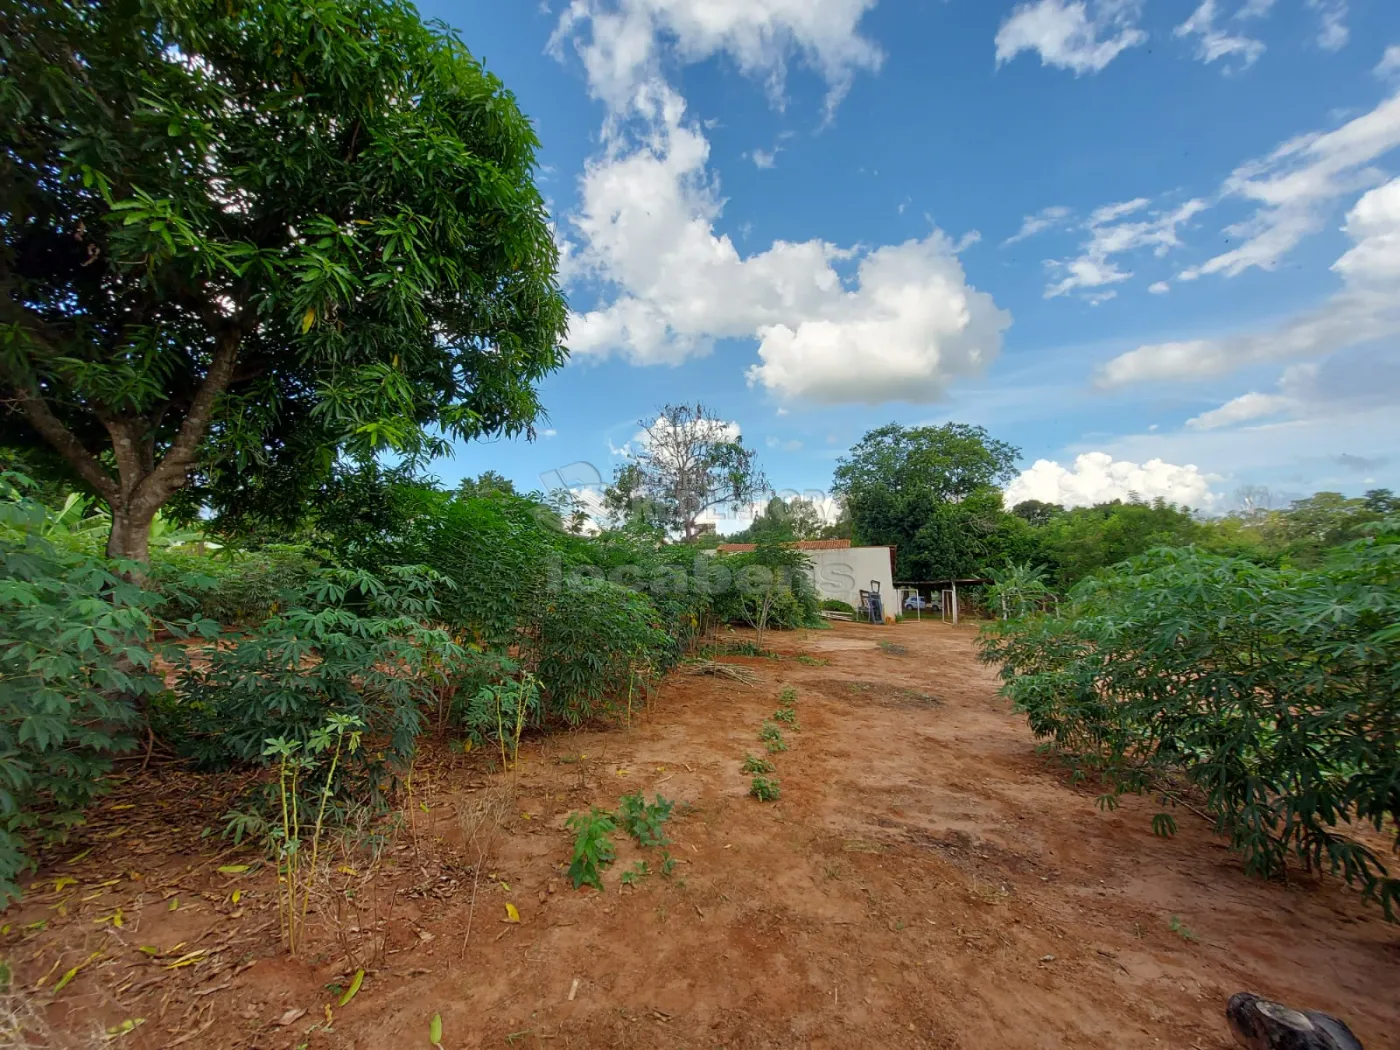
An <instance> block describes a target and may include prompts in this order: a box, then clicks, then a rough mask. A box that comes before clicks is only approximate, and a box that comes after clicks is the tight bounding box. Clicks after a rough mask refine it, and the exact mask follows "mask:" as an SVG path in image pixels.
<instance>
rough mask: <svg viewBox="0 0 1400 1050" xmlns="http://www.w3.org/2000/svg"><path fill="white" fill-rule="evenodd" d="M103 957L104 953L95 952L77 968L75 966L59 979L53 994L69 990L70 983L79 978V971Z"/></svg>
mask: <svg viewBox="0 0 1400 1050" xmlns="http://www.w3.org/2000/svg"><path fill="white" fill-rule="evenodd" d="M101 957H102V953H101V952H93V953H92V954H91V955H89V956H88V957H87V958H86V959H84V960H83V961H82V962H80V963H78V965H77V966H74V967H73V968H72V969H70V970H69V971H68V972H67V973H65V974H64V975H63V976H62V977H60V978H59V979H58V983H57V984H56V985H54V986H53V993H54V995H57V994H58V993H59V992H61V991H63V989H65V988H67V987H68V982H69V981H71V980H72V979H73V978H74V977H77V976H78V971H79V970H81V969H82V968H83V967H84V966H86V965H87V964H88V963H90V962H92V961H93V960H94V959H100V958H101Z"/></svg>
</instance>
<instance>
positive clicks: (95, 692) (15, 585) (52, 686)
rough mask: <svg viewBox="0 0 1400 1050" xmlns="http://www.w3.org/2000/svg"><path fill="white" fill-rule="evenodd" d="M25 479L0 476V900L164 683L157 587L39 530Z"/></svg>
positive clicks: (70, 821) (85, 794)
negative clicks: (157, 656)
mask: <svg viewBox="0 0 1400 1050" xmlns="http://www.w3.org/2000/svg"><path fill="white" fill-rule="evenodd" d="M24 483H25V479H21V478H17V477H14V476H7V477H4V478H0V906H3V905H4V904H5V903H7V902H8V901H10V900H13V899H15V898H16V897H17V896H18V894H19V888H18V884H17V880H18V878H19V876H20V875H21V874H22V873H23V872H24V871H25V870H27V869H29V868H31V867H32V866H33V858H32V852H31V851H32V850H33V848H34V846H36V845H39V844H41V843H45V842H51V841H55V840H61V839H62V838H63V836H64V835H65V834H66V832H67V830H68V829H69V828H71V827H73V826H74V825H75V824H78V823H80V822H81V821H82V814H83V809H84V808H85V807H86V806H87V805H88V804H89V803H90V802H91V801H92V800H93V799H94V798H96V797H97V796H98V795H99V794H101V792H102V791H103V777H104V776H105V774H106V773H107V771H108V770H109V769H110V768H111V762H112V757H113V756H114V755H119V754H121V753H122V752H124V751H127V750H130V749H131V748H132V747H134V746H135V742H136V736H135V734H136V731H137V730H138V728H139V727H140V724H141V717H140V711H139V709H138V706H137V705H138V704H140V703H141V702H142V701H147V700H149V699H150V698H151V697H153V696H156V695H157V694H159V693H161V692H162V691H163V690H164V689H165V683H164V681H163V680H162V679H161V676H160V675H159V674H157V673H155V672H154V670H153V659H154V653H155V650H154V649H153V647H152V639H153V634H154V629H155V627H156V622H155V620H154V619H153V616H152V611H153V609H154V608H155V607H156V605H157V604H158V603H159V599H158V597H157V596H156V595H154V594H152V593H150V592H148V591H145V590H142V589H141V588H140V587H138V586H137V585H136V584H134V583H132V582H131V581H130V580H128V579H126V578H125V577H123V576H121V575H118V572H119V571H120V570H121V569H122V568H123V566H119V565H118V566H109V565H108V564H107V563H105V562H104V561H102V560H101V559H98V558H95V557H93V556H91V555H88V554H85V553H81V551H79V550H75V549H73V548H71V547H68V546H62V545H56V544H55V543H53V542H51V540H50V539H49V538H45V536H46V534H47V535H48V536H52V535H53V533H54V529H55V528H56V527H57V526H56V525H55V522H54V514H53V512H52V511H50V510H49V509H48V508H47V507H45V506H43V505H42V504H40V503H38V502H36V501H34V500H31V499H28V498H26V497H25V496H24V495H23V493H22V492H21V491H20V488H19V487H18V486H20V485H23V484H24ZM125 568H128V569H129V568H134V567H133V566H125Z"/></svg>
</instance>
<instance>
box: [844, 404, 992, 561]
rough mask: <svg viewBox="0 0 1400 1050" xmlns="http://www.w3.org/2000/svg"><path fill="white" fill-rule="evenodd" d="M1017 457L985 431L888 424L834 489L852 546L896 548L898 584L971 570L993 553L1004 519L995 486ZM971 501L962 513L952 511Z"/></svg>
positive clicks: (860, 448)
mask: <svg viewBox="0 0 1400 1050" xmlns="http://www.w3.org/2000/svg"><path fill="white" fill-rule="evenodd" d="M1019 455H1020V452H1019V450H1018V449H1016V448H1015V447H1014V446H1012V445H1009V444H1007V443H1006V442H1004V441H999V440H997V439H995V438H993V437H991V436H990V435H989V434H988V433H987V432H986V431H985V430H984V429H983V428H981V427H976V426H968V425H966V424H963V423H947V424H945V425H943V426H937V427H902V426H900V425H898V424H896V423H890V424H889V425H887V426H883V427H880V428H879V429H877V430H872V431H870V432H869V433H868V434H866V435H865V436H864V437H863V438H862V439H861V440H860V442H859V443H857V444H856V445H855V447H854V448H852V449H851V451H850V453H849V454H848V455H847V456H845V457H844V458H842V459H841V461H840V462H839V464H838V465H837V467H836V475H835V480H834V483H833V487H834V489H835V491H836V492H837V494H838V495H840V496H841V498H842V500H843V502H844V504H845V507H846V510H847V512H848V513H849V515H850V520H851V529H852V538H853V540H854V542H856V543H864V544H890V545H893V546H895V547H896V548H897V550H896V552H895V557H896V565H895V575H896V576H898V577H899V578H901V579H935V578H944V577H947V576H951V575H954V574H961V573H963V572H965V571H968V570H969V569H970V568H974V567H975V565H976V563H977V560H978V558H979V557H980V556H981V555H980V554H979V551H980V550H982V549H984V548H988V544H989V540H988V537H989V536H991V535H992V534H994V533H995V532H996V531H997V529H998V528H999V527H1000V525H1001V519H1002V517H1003V516H1004V515H1003V513H1002V508H1001V499H1000V493H999V491H997V486H999V485H1000V484H1001V483H1003V482H1005V481H1007V480H1009V479H1010V478H1011V476H1012V474H1013V473H1014V470H1015V464H1016V459H1017V457H1018V456H1019ZM973 497H977V499H973V500H972V502H971V503H970V505H969V506H968V507H967V508H966V509H965V510H963V511H961V512H959V511H954V510H951V509H950V508H951V507H953V506H956V505H958V504H962V503H964V502H967V501H969V500H970V499H972V498H973ZM969 532H970V534H969ZM921 533H922V538H920V534H921Z"/></svg>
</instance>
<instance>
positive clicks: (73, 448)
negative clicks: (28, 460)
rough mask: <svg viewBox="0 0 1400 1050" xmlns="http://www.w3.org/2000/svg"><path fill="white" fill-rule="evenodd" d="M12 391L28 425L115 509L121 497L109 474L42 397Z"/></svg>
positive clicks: (31, 392)
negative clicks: (27, 420)
mask: <svg viewBox="0 0 1400 1050" xmlns="http://www.w3.org/2000/svg"><path fill="white" fill-rule="evenodd" d="M14 392H15V397H16V398H17V399H18V400H19V404H20V407H21V408H22V409H23V410H24V414H25V416H26V417H27V418H28V419H29V425H30V426H32V427H33V428H34V429H35V430H36V431H37V432H38V434H39V436H40V437H42V438H43V439H44V440H45V441H47V442H48V443H49V444H50V445H52V446H53V448H54V449H55V450H56V451H57V452H58V454H59V455H61V456H62V457H63V458H64V459H66V460H67V461H68V463H69V465H70V466H71V467H72V468H73V469H74V470H76V471H77V472H78V474H79V475H80V476H81V477H82V479H83V480H84V481H86V482H87V483H88V484H89V485H91V486H92V487H93V488H95V489H96V490H97V491H98V492H99V493H101V495H102V498H103V499H105V500H106V501H107V502H108V503H109V504H111V505H112V506H116V505H117V504H118V503H119V502H120V501H121V498H122V492H121V488H120V487H119V486H118V485H117V483H116V482H115V481H113V480H112V477H111V475H109V474H108V473H107V472H106V471H105V470H103V469H102V465H101V464H100V463H98V462H97V460H96V459H95V458H94V457H93V455H92V453H91V452H89V451H88V450H87V448H86V447H85V446H84V445H83V443H82V442H81V441H79V440H78V437H77V435H75V434H74V433H73V432H72V431H71V430H69V429H68V428H67V427H66V426H64V425H63V421H62V420H61V419H59V418H58V417H57V416H56V415H54V414H53V410H52V409H51V408H49V406H48V402H46V401H45V400H44V398H43V396H42V395H41V394H40V393H39V392H38V391H37V390H35V389H33V388H30V387H23V386H16V387H14Z"/></svg>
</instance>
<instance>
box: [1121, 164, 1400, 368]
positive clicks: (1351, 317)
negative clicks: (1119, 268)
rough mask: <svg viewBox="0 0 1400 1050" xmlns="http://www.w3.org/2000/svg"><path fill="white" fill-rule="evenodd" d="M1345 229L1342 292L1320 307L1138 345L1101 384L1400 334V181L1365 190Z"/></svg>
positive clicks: (1322, 352) (1325, 350)
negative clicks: (1208, 335) (1348, 243)
mask: <svg viewBox="0 0 1400 1050" xmlns="http://www.w3.org/2000/svg"><path fill="white" fill-rule="evenodd" d="M1343 229H1345V231H1346V232H1347V234H1348V235H1349V236H1350V237H1351V238H1352V241H1353V242H1354V243H1353V246H1352V248H1351V249H1350V250H1349V251H1347V252H1346V254H1344V255H1343V256H1342V257H1341V258H1339V259H1338V260H1337V261H1336V262H1335V263H1333V264H1332V269H1333V270H1335V271H1336V272H1337V273H1339V274H1341V276H1342V279H1343V289H1342V291H1340V292H1338V293H1337V294H1336V295H1334V296H1333V297H1332V298H1331V299H1329V300H1327V302H1325V303H1324V304H1323V305H1322V306H1320V307H1318V308H1317V309H1314V310H1309V311H1307V312H1304V313H1301V314H1298V315H1296V316H1294V317H1292V318H1289V319H1288V320H1286V321H1284V322H1283V323H1282V324H1280V325H1276V326H1273V327H1269V328H1265V329H1262V330H1256V331H1245V332H1240V333H1238V334H1235V335H1231V336H1225V337H1222V338H1218V339H1195V340H1187V341H1182V342H1172V343H1157V344H1152V345H1147V346H1140V347H1138V348H1137V349H1136V350H1130V351H1129V352H1128V353H1126V354H1121V355H1120V356H1118V357H1115V358H1114V359H1113V360H1111V361H1109V362H1108V363H1107V364H1106V365H1105V366H1104V367H1103V368H1102V369H1101V370H1100V372H1099V376H1098V383H1099V385H1100V386H1103V387H1119V386H1126V385H1128V384H1130V383H1138V382H1144V381H1152V380H1170V379H1198V378H1202V377H1205V376H1212V375H1221V374H1223V373H1225V372H1229V371H1231V370H1232V369H1235V368H1238V367H1241V366H1243V365H1247V364H1251V363H1256V362H1260V361H1270V360H1287V359H1290V358H1295V359H1296V358H1307V357H1320V356H1327V355H1329V354H1333V353H1336V352H1337V351H1339V350H1343V349H1345V348H1347V347H1352V346H1359V345H1361V344H1363V343H1368V342H1372V341H1375V340H1377V339H1381V338H1384V337H1386V336H1392V335H1395V334H1396V333H1400V179H1394V180H1392V181H1390V182H1388V183H1386V184H1385V185H1383V186H1380V187H1377V188H1376V189H1373V190H1370V191H1369V192H1367V193H1366V194H1365V195H1363V196H1362V197H1361V199H1360V200H1358V201H1357V202H1356V205H1355V207H1353V208H1352V210H1351V212H1350V213H1349V214H1348V215H1347V221H1346V225H1345V226H1344V227H1343Z"/></svg>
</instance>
